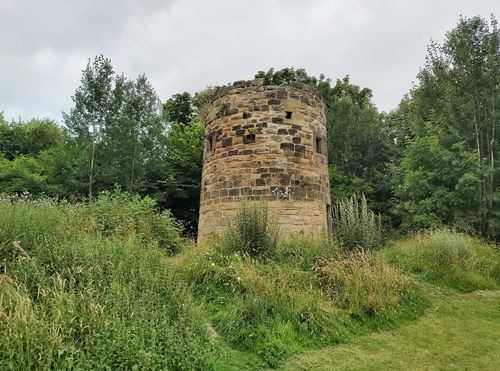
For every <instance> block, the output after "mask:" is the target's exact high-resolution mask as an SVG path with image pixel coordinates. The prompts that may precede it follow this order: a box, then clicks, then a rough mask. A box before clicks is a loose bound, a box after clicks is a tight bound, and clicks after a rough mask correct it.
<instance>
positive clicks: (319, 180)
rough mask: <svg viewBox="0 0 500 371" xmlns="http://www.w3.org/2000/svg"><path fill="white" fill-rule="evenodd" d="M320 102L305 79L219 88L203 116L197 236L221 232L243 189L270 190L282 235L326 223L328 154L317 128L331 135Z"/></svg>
mask: <svg viewBox="0 0 500 371" xmlns="http://www.w3.org/2000/svg"><path fill="white" fill-rule="evenodd" d="M323 109H324V104H323V102H322V100H321V97H320V96H319V95H318V93H317V92H315V91H314V90H313V88H311V87H309V86H307V85H304V84H300V83H291V84H289V85H286V86H265V85H263V80H259V81H243V82H237V83H236V84H235V85H234V86H227V87H223V88H220V89H218V90H217V92H216V93H215V96H214V100H213V103H211V104H210V105H209V106H208V116H207V119H206V129H205V134H206V138H207V139H206V140H205V146H206V148H205V153H204V157H203V173H202V184H203V186H202V189H201V195H200V200H201V203H200V221H199V235H198V236H199V240H198V241H199V242H200V243H203V242H205V241H206V239H207V237H208V236H209V235H210V234H212V233H215V234H222V233H223V232H224V230H225V228H226V226H227V224H228V223H229V222H230V221H231V220H233V219H234V217H235V216H236V213H237V210H238V205H239V198H240V196H241V195H245V197H247V198H248V200H250V201H251V202H253V200H255V201H257V200H259V199H260V198H261V197H263V198H265V199H266V200H267V205H268V208H269V212H270V215H271V216H272V217H275V218H276V220H277V221H278V223H279V225H280V229H281V230H282V233H283V237H284V238H285V239H288V238H293V236H295V235H296V234H297V233H299V232H301V231H303V233H305V234H307V235H315V236H318V235H319V234H320V233H321V231H322V230H324V229H326V228H327V223H326V220H327V205H329V204H330V195H329V184H328V179H329V177H328V164H327V158H326V156H325V155H324V154H319V153H316V152H315V151H313V148H314V143H313V142H314V140H315V139H314V138H315V137H314V135H313V133H314V134H315V135H319V136H321V138H326V127H325V115H324V112H323ZM236 113H237V114H236ZM226 115H231V116H226ZM285 117H286V119H285ZM285 120H286V123H285ZM299 133H300V135H299ZM209 135H211V136H210V137H209ZM209 138H210V140H209ZM212 138H213V140H212ZM214 148H217V150H216V151H215V150H213V149H214ZM309 149H310V150H309ZM257 188H258V189H257Z"/></svg>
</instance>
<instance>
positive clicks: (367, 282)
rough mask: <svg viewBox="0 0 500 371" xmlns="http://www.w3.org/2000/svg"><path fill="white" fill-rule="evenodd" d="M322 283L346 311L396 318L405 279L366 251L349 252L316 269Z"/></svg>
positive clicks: (406, 281) (403, 291)
mask: <svg viewBox="0 0 500 371" xmlns="http://www.w3.org/2000/svg"><path fill="white" fill-rule="evenodd" d="M320 273H321V280H322V284H323V286H325V287H326V288H327V291H328V292H329V293H330V295H331V296H332V298H333V299H334V300H335V302H336V304H337V305H339V306H340V307H342V308H346V309H348V310H349V312H350V313H353V314H356V315H360V316H362V315H364V314H366V313H368V314H370V315H374V316H387V317H389V318H393V317H397V316H398V312H399V311H402V310H404V304H405V303H404V299H405V297H404V294H402V293H405V291H406V290H408V289H409V288H410V285H409V278H408V277H407V276H405V275H404V274H403V273H402V272H401V271H400V270H398V269H396V268H394V267H392V266H390V265H389V264H387V263H385V262H384V261H382V260H381V259H380V258H378V257H377V256H375V255H374V254H373V253H371V252H369V251H363V250H358V251H354V252H350V253H348V254H347V255H345V256H344V257H342V258H341V259H335V260H331V261H329V262H327V263H326V264H324V265H323V266H321V268H320Z"/></svg>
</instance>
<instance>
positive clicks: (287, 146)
mask: <svg viewBox="0 0 500 371" xmlns="http://www.w3.org/2000/svg"><path fill="white" fill-rule="evenodd" d="M280 148H281V149H284V150H290V151H293V149H294V145H293V143H281V144H280Z"/></svg>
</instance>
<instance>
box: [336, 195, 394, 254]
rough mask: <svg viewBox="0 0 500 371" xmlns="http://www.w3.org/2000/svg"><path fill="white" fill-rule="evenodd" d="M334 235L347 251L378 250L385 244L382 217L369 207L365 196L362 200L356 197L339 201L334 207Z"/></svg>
mask: <svg viewBox="0 0 500 371" xmlns="http://www.w3.org/2000/svg"><path fill="white" fill-rule="evenodd" d="M332 214H333V218H332V219H333V234H334V237H335V239H336V240H337V241H338V242H339V243H340V245H341V246H342V248H343V249H344V250H346V251H351V250H353V249H356V248H359V247H362V248H364V249H376V248H379V247H381V246H382V244H383V242H384V241H383V234H382V226H381V221H380V216H378V217H377V216H376V215H375V214H374V213H373V211H371V210H370V209H369V207H368V203H367V201H366V197H365V195H364V194H363V195H362V196H361V200H360V201H358V199H357V198H356V197H355V196H352V197H350V198H347V199H344V200H339V201H337V204H336V205H335V206H334V207H333V210H332Z"/></svg>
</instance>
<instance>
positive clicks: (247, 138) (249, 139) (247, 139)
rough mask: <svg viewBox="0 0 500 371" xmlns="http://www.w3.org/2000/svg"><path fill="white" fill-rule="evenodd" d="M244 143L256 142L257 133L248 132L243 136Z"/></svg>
mask: <svg viewBox="0 0 500 371" xmlns="http://www.w3.org/2000/svg"><path fill="white" fill-rule="evenodd" d="M243 143H244V144H249V143H255V134H247V135H245V136H244V137H243Z"/></svg>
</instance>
